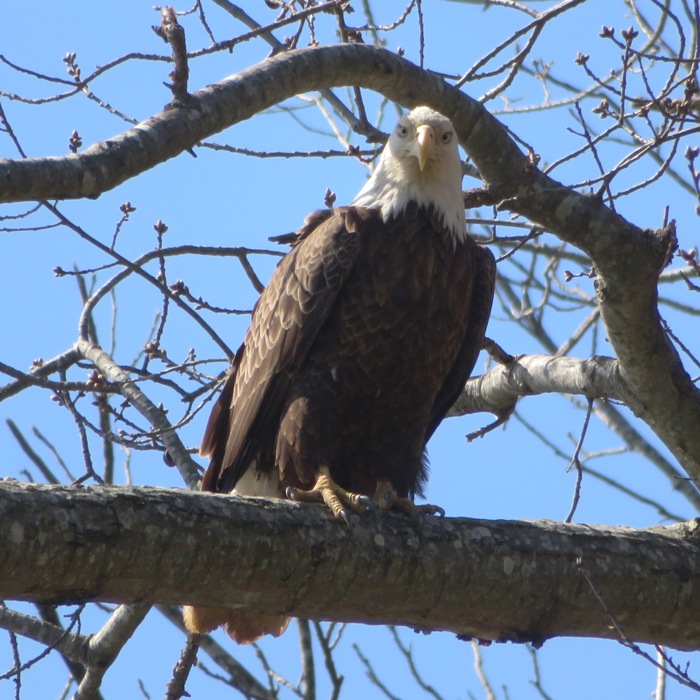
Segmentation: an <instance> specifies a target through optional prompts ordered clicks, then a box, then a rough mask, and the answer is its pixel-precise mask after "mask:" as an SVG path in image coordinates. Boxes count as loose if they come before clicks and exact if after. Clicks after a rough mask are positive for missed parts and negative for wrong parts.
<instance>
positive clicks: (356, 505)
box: [286, 467, 369, 525]
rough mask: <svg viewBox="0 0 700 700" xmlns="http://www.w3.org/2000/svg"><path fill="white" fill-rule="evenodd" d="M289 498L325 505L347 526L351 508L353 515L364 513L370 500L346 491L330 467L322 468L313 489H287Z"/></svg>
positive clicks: (291, 487)
mask: <svg viewBox="0 0 700 700" xmlns="http://www.w3.org/2000/svg"><path fill="white" fill-rule="evenodd" d="M286 493H287V498H289V499H290V500H292V501H304V502H307V503H325V504H326V505H327V506H328V509H329V510H330V511H331V513H333V517H334V518H335V519H336V520H342V521H343V522H344V523H345V524H346V525H350V521H349V519H348V512H347V510H346V508H349V509H350V510H351V511H352V512H353V513H360V514H362V513H364V512H365V511H366V510H367V508H368V504H369V499H368V498H367V496H364V495H362V494H359V493H353V492H352V491H346V490H345V489H344V488H342V487H341V486H338V484H336V483H335V481H333V479H332V477H331V474H330V471H329V469H328V467H321V468H320V469H319V470H318V477H317V478H316V483H315V484H314V486H313V488H310V489H308V490H305V489H299V488H294V487H293V486H290V487H289V488H287V492H286Z"/></svg>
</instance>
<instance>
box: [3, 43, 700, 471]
mask: <svg viewBox="0 0 700 700" xmlns="http://www.w3.org/2000/svg"><path fill="white" fill-rule="evenodd" d="M341 85H359V86H361V87H366V88H369V89H372V90H376V91H378V92H381V93H382V94H384V95H385V96H387V97H389V98H390V99H393V100H396V101H398V102H401V103H403V104H406V105H408V106H414V105H416V104H417V103H425V104H428V105H430V106H432V107H435V108H436V109H438V110H440V111H441V112H443V113H444V114H445V115H446V116H448V117H450V118H451V119H452V121H453V123H454V124H455V127H456V129H457V132H458V134H459V136H460V140H461V142H462V144H463V145H464V147H465V148H466V150H467V152H468V153H469V155H470V156H471V157H472V159H473V160H474V162H475V164H476V165H477V167H478V168H479V171H480V173H481V176H482V178H483V179H484V182H485V184H486V186H487V188H488V190H489V192H490V194H491V196H492V197H493V198H494V199H495V200H496V201H500V202H501V204H500V207H501V208H505V209H510V210H512V211H515V212H518V213H519V214H522V215H524V216H526V217H528V218H529V219H531V220H532V221H533V222H536V223H538V224H541V225H542V226H544V227H546V228H547V229H549V230H551V231H553V232H554V233H555V234H556V235H557V236H558V237H559V238H561V239H562V240H564V241H567V242H569V243H571V244H572V245H575V246H576V247H578V248H580V249H581V250H582V251H584V252H585V253H587V254H588V255H589V256H590V257H591V258H592V259H593V262H594V264H595V267H596V269H597V271H598V279H597V280H596V285H597V293H598V299H599V301H600V304H601V314H602V318H603V321H604V323H605V326H606V330H607V334H608V338H609V339H610V342H611V343H612V345H613V347H614V349H615V353H616V355H617V358H618V360H619V362H620V376H621V377H622V379H623V380H624V382H625V383H626V392H625V393H626V396H627V398H628V405H629V407H630V409H631V410H632V411H633V412H634V413H635V414H636V415H637V416H639V417H640V418H642V419H643V420H644V421H646V422H647V423H648V424H649V425H650V426H651V428H652V429H653V430H654V431H655V432H656V433H657V435H658V436H659V437H660V438H661V439H662V440H663V442H664V443H665V444H666V445H667V447H668V448H669V449H670V450H671V452H673V454H674V456H675V457H676V458H677V459H678V460H679V462H680V463H681V464H682V465H683V467H684V468H685V469H686V471H688V473H689V474H690V475H691V477H693V478H694V479H697V480H700V431H698V430H697V426H698V425H700V392H699V391H698V390H697V388H696V387H695V385H694V384H693V382H692V381H691V379H690V377H689V376H688V374H687V373H686V372H685V370H684V368H683V365H682V363H681V360H680V358H679V356H678V354H677V352H676V351H675V349H674V348H673V346H672V344H671V343H670V341H669V339H668V337H667V335H666V333H665V331H664V329H663V328H662V327H661V324H660V321H659V314H658V310H657V300H658V295H657V281H658V276H659V273H660V272H661V270H662V269H663V267H664V266H665V264H666V263H667V261H668V259H669V257H670V255H671V253H672V251H673V247H674V245H675V232H674V230H673V227H672V226H670V227H668V228H667V229H665V230H664V231H661V232H653V231H649V230H642V229H640V228H638V227H636V226H634V225H633V224H630V223H629V222H627V221H626V220H625V219H623V218H622V217H621V216H619V215H618V214H616V213H615V212H613V211H611V210H610V209H609V208H607V207H606V206H605V205H604V204H603V202H602V201H601V200H600V199H598V198H596V197H592V196H584V195H581V194H579V193H577V192H575V191H574V190H572V189H569V188H567V187H565V186H564V185H562V184H561V183H559V182H557V181H556V180H553V179H552V178H550V177H548V176H546V175H544V174H543V173H542V172H541V171H540V170H538V169H537V167H536V166H535V164H534V163H535V160H536V159H534V158H529V157H528V156H526V155H524V154H523V153H522V152H521V151H520V149H519V148H518V146H517V145H516V144H515V143H514V141H513V140H512V139H511V138H510V136H509V134H508V132H507V130H506V129H505V128H504V127H503V126H502V125H501V123H500V122H499V121H498V120H497V119H495V118H494V117H493V116H492V115H491V114H489V112H488V111H486V110H485V109H484V108H483V106H482V105H480V104H479V103H478V102H476V101H475V100H473V99H471V98H470V97H468V96H467V95H465V94H463V93H462V92H460V91H459V90H457V89H456V88H454V87H451V86H449V85H448V84H447V83H445V82H444V81H443V80H442V79H441V78H438V77H436V76H434V75H432V74H430V73H428V72H426V71H423V70H421V69H420V68H418V67H417V66H415V65H413V64H412V63H410V62H409V61H406V60H405V59H402V58H400V57H399V56H397V55H395V54H392V53H391V52H389V51H386V50H383V49H377V48H373V47H369V46H362V45H347V44H345V45H339V46H328V47H315V48H310V49H300V50H297V51H289V52H286V53H282V54H279V55H277V56H274V57H272V58H270V59H268V60H265V61H263V62H262V63H260V64H258V65H256V66H253V67H251V68H249V69H247V70H244V71H242V72H241V73H239V74H236V75H233V76H231V77H229V78H226V79H225V80H222V81H221V82H219V83H217V84H215V85H212V86H209V87H206V88H204V89H202V90H200V91H198V92H196V93H194V94H193V95H191V96H190V97H189V99H188V100H187V104H186V105H183V106H177V107H171V108H169V109H167V110H165V111H164V112H161V113H160V114H158V115H156V116H154V117H151V118H150V119H148V120H146V121H145V122H142V123H141V124H139V125H137V126H136V127H134V128H133V129H131V130H129V131H127V132H125V133H123V134H120V135H118V136H116V137H114V138H113V139H110V140H108V141H105V142H104V143H99V144H95V145H93V146H91V147H90V148H88V149H87V150H86V151H85V152H83V153H82V154H79V155H69V156H65V157H62V158H43V159H25V160H21V161H8V160H4V161H0V201H8V202H9V201H24V200H31V199H37V198H40V199H64V198H76V197H97V196H99V195H100V194H101V193H102V192H104V191H106V190H108V189H111V188H113V187H116V186H117V185H119V184H120V183H121V182H124V181H125V180H127V179H129V178H131V177H134V176H136V175H138V174H139V173H142V172H144V171H145V170H148V169H149V168H152V167H154V166H156V165H157V164H159V163H162V162H163V161H165V160H167V159H169V158H172V157H174V156H176V155H178V154H179V153H181V152H182V151H183V150H186V149H189V148H192V147H194V146H195V145H196V144H197V143H198V142H199V141H200V140H202V139H204V138H206V137H208V136H211V135H212V134H213V133H216V132H219V131H221V130H223V129H225V128H226V127H228V126H231V125H232V124H236V123H238V122H240V121H242V120H244V119H248V118H250V117H252V116H254V115H255V114H256V113H258V112H260V111H262V110H264V109H266V108H268V107H271V106H273V105H274V104H276V103H278V102H281V101H282V100H284V99H287V98H289V97H291V96H293V95H297V94H299V93H303V92H307V91H310V90H317V89H322V88H328V87H335V86H341Z"/></svg>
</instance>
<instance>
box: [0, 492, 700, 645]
mask: <svg viewBox="0 0 700 700" xmlns="http://www.w3.org/2000/svg"><path fill="white" fill-rule="evenodd" d="M0 522H2V523H3V533H4V536H3V538H2V539H1V540H0V598H4V599H18V600H30V601H37V602H41V603H76V602H84V601H111V602H123V603H196V604H200V605H213V606H230V607H246V608H249V609H251V610H256V611H259V612H265V613H289V614H292V615H298V616H302V617H308V618H312V619H327V620H338V621H352V622H364V623H369V624H380V623H381V624H385V623H389V624H400V625H407V626H409V627H414V628H417V629H420V630H424V631H429V630H449V631H452V632H455V633H456V634H458V635H461V636H464V637H476V638H479V639H486V640H499V641H506V640H511V641H519V642H522V641H530V642H533V643H534V644H541V643H543V642H544V641H546V640H547V639H549V638H551V637H555V636H586V637H591V636H592V637H604V638H613V639H615V638H617V639H625V640H627V641H636V642H654V643H658V644H663V645H665V646H672V647H676V648H682V649H697V648H700V556H698V555H699V554H700V550H699V547H698V545H699V543H700V526H699V524H698V522H697V521H690V522H688V523H680V524H677V525H674V526H671V527H658V528H650V529H646V530H634V529H631V528H623V527H603V526H589V525H564V524H561V523H555V522H550V521H538V522H516V521H483V520H472V519H466V518H459V519H444V520H439V519H432V518H430V519H427V520H426V521H425V522H424V523H423V524H422V526H419V525H418V524H416V523H413V522H412V521H410V520H409V519H407V518H406V517H404V516H401V515H397V514H380V513H377V514H372V513H370V514H366V515H365V516H363V517H359V516H358V517H354V518H353V522H352V528H348V527H346V526H344V525H341V524H339V523H338V522H336V521H334V520H333V519H332V518H331V516H330V515H329V514H328V512H327V511H326V510H325V509H323V508H321V507H316V506H309V505H301V504H295V503H290V502H283V501H266V500H257V501H256V502H253V501H251V500H245V499H237V498H233V497H231V496H222V495H215V494H200V493H192V492H187V491H180V490H165V489H147V488H134V489H127V488H115V487H99V488H78V487H66V486H39V485H28V484H20V483H18V482H13V481H5V482H3V483H2V485H0Z"/></svg>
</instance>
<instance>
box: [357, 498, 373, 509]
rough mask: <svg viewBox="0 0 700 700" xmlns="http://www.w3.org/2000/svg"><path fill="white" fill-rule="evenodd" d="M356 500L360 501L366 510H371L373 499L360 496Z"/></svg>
mask: <svg viewBox="0 0 700 700" xmlns="http://www.w3.org/2000/svg"><path fill="white" fill-rule="evenodd" d="M357 502H358V503H362V505H363V506H365V508H367V510H371V511H373V510H374V508H375V505H374V501H373V500H372V499H371V498H370V497H369V496H360V497H359V498H358V499H357Z"/></svg>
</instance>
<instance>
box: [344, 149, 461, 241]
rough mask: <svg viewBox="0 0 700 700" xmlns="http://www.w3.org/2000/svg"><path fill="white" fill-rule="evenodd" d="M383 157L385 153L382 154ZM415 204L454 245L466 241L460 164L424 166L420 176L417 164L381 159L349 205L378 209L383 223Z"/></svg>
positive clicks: (429, 164) (394, 159)
mask: <svg viewBox="0 0 700 700" xmlns="http://www.w3.org/2000/svg"><path fill="white" fill-rule="evenodd" d="M385 153H386V151H385ZM411 202H415V204H417V205H418V206H419V207H425V208H426V209H430V208H432V209H433V211H434V212H435V214H436V217H437V220H438V221H440V222H441V223H442V225H443V226H444V227H445V228H446V229H447V231H448V232H449V234H450V236H451V237H452V240H453V241H454V242H455V243H457V242H458V241H462V240H464V238H465V237H466V235H467V233H466V222H465V217H464V197H463V194H462V170H461V164H460V163H459V161H457V163H456V165H455V164H448V163H440V164H438V163H428V164H427V166H426V168H425V170H423V171H422V172H421V171H420V170H419V168H418V164H417V162H407V163H406V162H404V163H401V162H399V161H398V160H397V159H396V158H387V157H384V155H382V158H381V160H380V162H379V165H377V168H376V169H375V171H374V173H373V174H372V177H370V179H369V180H367V183H366V184H365V186H364V187H363V188H362V189H361V190H360V192H359V193H358V194H357V196H356V197H355V199H354V200H353V201H352V204H353V205H355V206H360V207H367V208H368V209H379V210H380V212H381V214H382V219H384V221H389V220H390V219H393V218H395V217H397V216H400V215H401V214H403V212H404V211H405V210H406V207H408V205H409V204H410V203H411Z"/></svg>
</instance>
